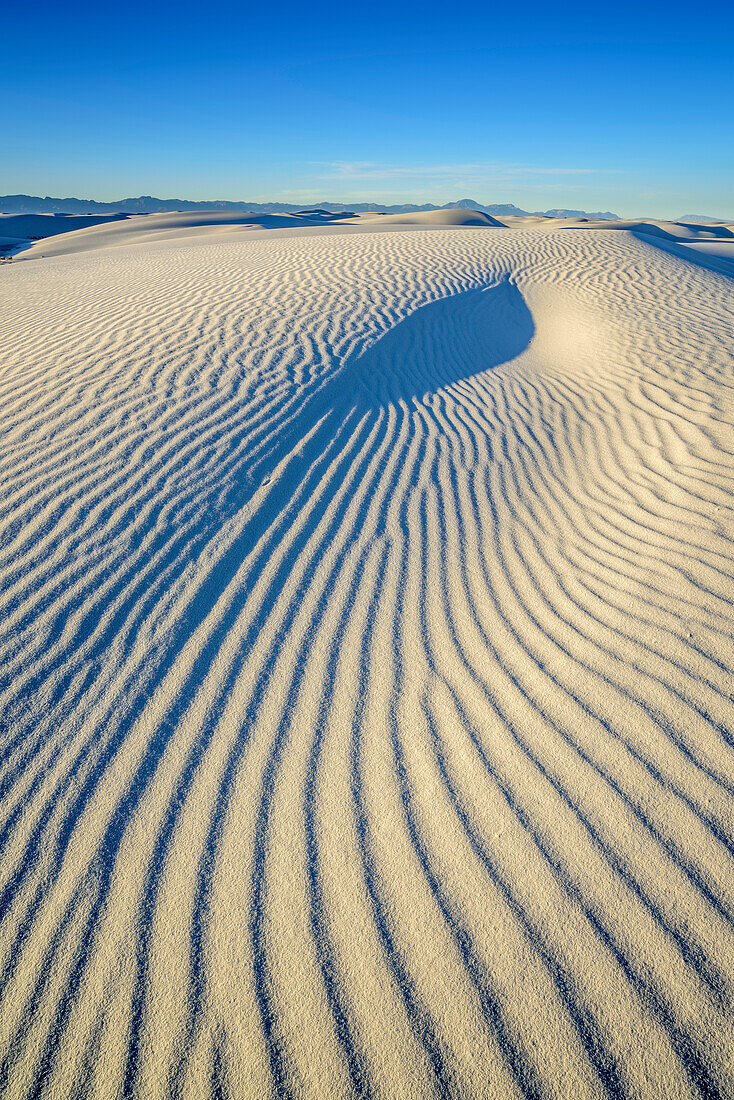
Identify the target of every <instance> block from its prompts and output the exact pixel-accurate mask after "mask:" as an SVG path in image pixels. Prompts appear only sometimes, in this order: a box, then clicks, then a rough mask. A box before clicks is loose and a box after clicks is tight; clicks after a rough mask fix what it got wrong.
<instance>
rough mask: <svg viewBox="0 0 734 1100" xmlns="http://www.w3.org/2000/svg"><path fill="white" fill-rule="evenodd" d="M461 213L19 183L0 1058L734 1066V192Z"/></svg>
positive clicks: (535, 1073) (605, 1069) (206, 1091)
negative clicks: (146, 196)
mask: <svg viewBox="0 0 734 1100" xmlns="http://www.w3.org/2000/svg"><path fill="white" fill-rule="evenodd" d="M440 213H441V215H442V217H439V216H434V215H431V216H430V217H428V216H420V215H419V216H417V217H416V216H411V217H409V216H402V215H400V216H397V215H396V216H393V217H390V216H387V217H383V216H372V217H367V216H365V217H362V218H353V219H348V220H346V221H344V220H343V219H342V220H340V219H338V218H334V217H330V218H324V217H321V216H319V215H316V214H309V215H304V216H301V217H299V216H298V215H268V216H261V217H260V219H254V218H250V219H247V218H246V217H244V216H237V215H235V216H230V217H229V218H228V219H227V218H224V217H221V216H218V215H212V216H201V217H197V216H196V215H155V216H150V217H148V218H128V219H124V220H119V221H101V222H100V223H99V224H90V225H88V227H87V228H82V229H79V230H76V231H74V232H70V233H64V234H61V235H57V236H54V237H49V238H47V239H44V240H37V241H35V242H34V243H31V244H25V243H23V240H24V238H23V234H24V233H25V234H27V236H35V235H37V234H31V233H29V232H28V227H27V226H25V227H20V226H19V225H17V224H16V226H15V227H14V231H13V232H10V229H11V228H13V227H11V226H8V227H7V231H6V228H4V227H1V226H0V236H2V235H3V234H5V235H6V236H7V238H8V239H11V240H15V239H16V238H17V240H18V242H19V243H18V246H17V248H14V258H13V261H12V262H11V263H7V264H4V265H3V267H2V269H0V297H1V298H2V309H1V310H0V400H1V404H0V408H1V410H2V439H1V441H0V479H1V483H2V495H1V497H0V507H1V509H2V528H1V529H2V541H1V542H0V606H1V610H2V627H1V628H0V655H1V657H2V661H1V664H0V679H1V682H0V702H1V709H0V854H1V859H0V1091H2V1093H3V1095H4V1096H7V1097H13V1098H15V1097H31V1096H40V1095H43V1096H54V1097H56V1096H58V1097H71V1096H74V1097H77V1096H78V1097H84V1098H88V1097H89V1098H91V1097H104V1098H107V1097H123V1096H131V1097H141V1098H146V1100H149V1098H157V1097H160V1098H163V1097H169V1096H177V1097H178V1096H181V1097H186V1098H191V1100H194V1098H199V1097H207V1096H230V1097H253V1098H258V1100H259V1098H263V1097H270V1096H293V1097H305V1098H312V1097H313V1098H317V1097H345V1098H346V1097H354V1096H369V1097H376V1098H377V1097H389V1098H392V1097H395V1098H397V1097H405V1098H408V1097H413V1098H423V1097H444V1096H450V1097H462V1098H464V1097H466V1098H475V1097H486V1098H492V1100H493V1098H499V1100H504V1098H505V1097H533V1098H541V1097H543V1098H545V1097H549V1098H550V1097H555V1098H559V1100H560V1098H574V1100H576V1098H585V1097H600V1098H601V1097H617V1096H625V1097H626V1096H629V1097H633V1096H634V1097H642V1098H653V1097H654V1098H660V1100H673V1098H675V1100H679V1098H684V1097H695V1096H702V1095H703V1096H706V1097H721V1098H725V1097H731V1096H732V1095H734V1074H733V1073H732V1058H731V1052H732V1049H734V1044H733V1042H732V1039H733V1036H732V1028H731V1019H732V1016H731V996H732V990H733V987H734V937H733V936H732V919H733V917H734V877H733V876H732V869H733V866H734V861H733V860H732V848H731V845H732V836H733V835H734V817H733V815H732V806H733V804H734V799H733V798H732V795H733V793H734V745H733V742H732V730H733V729H734V706H733V705H732V682H733V681H732V671H733V670H734V646H733V645H732V625H733V622H734V587H733V585H732V575H733V573H734V550H733V549H732V541H731V537H732V534H733V533H734V524H733V522H732V520H733V517H734V510H733V506H734V498H733V497H732V488H733V487H734V470H733V467H732V454H733V453H734V432H733V431H732V420H734V383H733V379H732V363H733V359H732V347H733V344H734V296H733V295H732V287H733V286H734V283H733V282H732V277H731V275H732V273H734V257H731V253H730V251H729V245H728V244H727V241H729V240H730V239H731V237H732V234H731V230H729V233H728V235H727V233H726V232H724V230H725V229H726V227H721V228H722V231H721V232H719V231H714V230H713V229H712V227H711V226H698V227H691V226H689V227H687V228H686V227H680V226H678V227H675V226H670V225H662V224H659V225H655V224H654V223H627V224H624V225H621V228H620V225H619V224H614V225H612V226H611V227H605V228H601V227H600V226H599V225H597V224H593V225H592V224H589V223H584V224H582V223H576V224H570V223H567V222H564V223H560V222H549V221H544V222H542V223H539V222H538V220H537V219H516V220H515V222H513V224H509V223H508V225H507V226H504V225H500V224H498V223H496V222H495V220H494V219H491V218H488V217H487V216H486V215H480V214H477V213H476V212H474V211H455V212H450V220H451V224H448V225H447V224H445V223H446V221H447V218H448V217H449V215H447V214H446V212H440ZM289 219H290V220H289ZM21 228H23V233H21V232H20V229H21Z"/></svg>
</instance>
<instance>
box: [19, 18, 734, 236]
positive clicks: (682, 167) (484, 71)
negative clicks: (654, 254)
mask: <svg viewBox="0 0 734 1100" xmlns="http://www.w3.org/2000/svg"><path fill="white" fill-rule="evenodd" d="M0 39H1V40H2V42H3V46H2V51H0V53H1V57H0V104H1V106H0V194H8V193H19V192H24V193H29V194H41V195H56V196H66V195H75V196H78V197H84V198H96V199H103V200H110V199H115V198H122V197H124V196H128V195H139V194H150V195H157V196H160V197H166V198H168V197H176V198H188V199H204V198H207V199H214V198H224V199H250V200H253V201H267V200H276V199H282V200H284V201H294V202H300V201H309V202H310V201H312V200H318V199H324V200H329V199H330V200H338V201H340V200H344V201H355V202H356V201H359V200H367V199H373V200H375V201H382V202H406V201H416V202H435V203H442V202H447V201H450V200H453V199H458V198H464V197H471V198H474V199H477V200H478V201H480V202H488V203H489V202H514V203H516V204H517V205H518V206H522V207H525V208H529V209H546V208H549V207H557V206H563V207H580V208H583V209H587V210H598V209H604V210H606V209H610V210H613V211H616V212H617V213H620V214H622V215H623V216H624V215H627V216H634V215H646V214H649V215H657V216H660V217H675V216H676V215H681V214H685V213H703V214H710V215H713V216H723V217H732V218H734V4H732V3H731V0H729V2H728V3H723V2H709V0H704V2H703V3H698V4H686V5H683V4H682V3H680V2H677V0H671V2H670V3H665V4H663V3H644V2H641V3H626V2H625V3H619V2H615V0H612V2H611V3H609V4H607V5H603V6H602V5H599V6H590V5H588V4H560V5H559V4H552V3H550V2H547V0H546V2H544V3H536V2H535V0H530V2H529V3H525V4H516V3H510V2H507V0H505V2H504V3H502V4H501V5H492V4H486V5H472V4H470V5H465V4H451V3H448V2H447V3H444V4H442V5H441V7H440V8H439V7H438V6H436V5H433V4H413V3H407V4H406V3H394V4H392V5H389V4H376V5H371V6H367V5H360V4H358V5H356V6H355V5H350V4H349V3H348V2H346V3H342V4H340V5H335V4H333V3H331V2H330V0H326V2H324V3H321V2H319V3H317V4H313V5H308V6H307V5H304V4H299V5H298V6H295V5H292V4H289V3H285V4H283V3H281V4H268V3H267V2H264V3H262V4H259V5H257V7H255V6H248V5H234V4H232V3H230V0H223V2H221V3H216V4H214V3H212V4H209V5H206V4H200V5H197V6H196V7H193V6H190V5H187V4H186V3H185V2H184V3H178V4H175V5H173V4H170V3H169V2H168V0H164V2H163V3H148V4H142V3H140V2H139V0H132V3H129V4H127V5H125V6H114V7H113V6H111V5H106V4H99V3H98V2H96V0H95V2H92V0H77V2H76V3H74V4H73V5H69V6H68V7H65V6H64V5H63V4H61V3H58V2H55V3H54V4H53V5H51V4H46V2H45V0H41V3H40V4H33V5H31V4H26V5H21V4H17V3H16V4H14V5H12V7H9V8H7V9H6V11H5V14H4V16H3V18H2V22H0Z"/></svg>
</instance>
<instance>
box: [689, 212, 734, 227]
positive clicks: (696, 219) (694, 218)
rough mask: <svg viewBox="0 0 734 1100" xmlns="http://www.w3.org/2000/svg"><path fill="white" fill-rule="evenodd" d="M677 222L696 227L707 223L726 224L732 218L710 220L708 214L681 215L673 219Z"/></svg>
mask: <svg viewBox="0 0 734 1100" xmlns="http://www.w3.org/2000/svg"><path fill="white" fill-rule="evenodd" d="M675 220H676V221H677V222H692V223H695V224H698V225H706V224H707V222H727V221H732V220H733V219H732V218H712V217H710V216H709V215H708V214H681V216H680V217H679V218H676V219H675Z"/></svg>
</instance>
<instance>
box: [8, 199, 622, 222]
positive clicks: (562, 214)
mask: <svg viewBox="0 0 734 1100" xmlns="http://www.w3.org/2000/svg"><path fill="white" fill-rule="evenodd" d="M304 207H308V208H309V209H313V208H315V207H316V208H318V209H320V210H325V211H330V212H337V211H342V210H353V211H354V212H355V213H356V214H366V213H374V214H412V213H415V212H418V211H421V210H457V209H458V210H482V211H484V212H485V213H486V214H491V215H492V216H493V217H503V216H504V217H508V216H512V215H527V214H534V215H540V216H543V217H553V218H613V219H617V218H618V215H617V214H613V213H611V211H609V210H605V211H595V212H594V213H588V212H587V211H585V210H533V211H529V210H522V209H520V207H519V206H515V205H514V204H513V203H504V204H502V203H500V204H497V203H495V204H492V203H490V204H483V203H480V202H476V201H475V200H474V199H459V200H458V201H456V202H447V203H444V205H443V206H434V204H433V203H430V202H428V203H423V204H416V203H404V204H402V205H398V206H384V205H383V204H382V203H377V202H358V203H344V202H317V203H289V202H247V201H246V200H242V201H238V202H230V201H227V200H224V199H221V200H220V199H213V200H202V201H201V202H192V201H191V200H189V199H158V198H155V197H154V196H153V195H140V196H139V197H138V198H127V199H115V200H114V201H113V202H97V201H96V199H77V198H65V199H59V198H52V197H51V196H49V195H46V196H45V198H41V197H40V196H39V195H0V212H2V213H4V214H115V213H121V214H162V213H164V212H167V211H172V210H181V211H187V210H247V211H252V212H253V213H260V214H295V213H297V212H298V211H300V210H303V208H304Z"/></svg>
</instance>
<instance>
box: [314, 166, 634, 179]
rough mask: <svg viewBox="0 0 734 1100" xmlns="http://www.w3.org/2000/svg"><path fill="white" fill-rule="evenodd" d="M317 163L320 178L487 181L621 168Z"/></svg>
mask: <svg viewBox="0 0 734 1100" xmlns="http://www.w3.org/2000/svg"><path fill="white" fill-rule="evenodd" d="M311 163H312V165H313V166H314V167H320V168H324V169H328V171H326V172H324V173H323V174H322V175H320V176H318V177H317V178H318V179H321V180H353V181H380V180H397V179H405V180H409V179H410V180H414V179H421V180H437V181H442V182H446V181H449V180H450V181H453V182H457V183H458V182H459V181H466V182H469V181H471V182H474V183H479V182H487V183H512V182H517V181H518V180H521V179H523V178H527V177H528V176H592V175H611V174H618V173H619V172H620V171H621V170H620V169H618V168H575V167H569V168H564V167H553V166H549V167H543V166H537V165H527V164H499V163H487V162H480V163H468V164H433V165H411V166H408V165H397V164H379V163H376V162H374V161H341V160H340V161H312V162H311Z"/></svg>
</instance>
